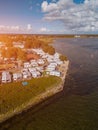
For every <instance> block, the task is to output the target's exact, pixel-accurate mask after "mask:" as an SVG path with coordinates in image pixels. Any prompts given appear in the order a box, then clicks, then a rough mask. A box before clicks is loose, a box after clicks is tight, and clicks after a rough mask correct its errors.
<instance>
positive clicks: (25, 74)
mask: <svg viewBox="0 0 98 130" xmlns="http://www.w3.org/2000/svg"><path fill="white" fill-rule="evenodd" d="M22 74H23V79H27V78H30V77H31V73H30V72H29V71H28V72H23V73H22Z"/></svg>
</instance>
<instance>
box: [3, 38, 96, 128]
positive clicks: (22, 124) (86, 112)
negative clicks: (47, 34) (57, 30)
mask: <svg viewBox="0 0 98 130" xmlns="http://www.w3.org/2000/svg"><path fill="white" fill-rule="evenodd" d="M53 46H54V47H55V49H56V50H57V51H58V52H60V53H62V54H64V55H67V57H68V59H69V60H70V67H69V71H68V76H67V79H66V82H65V89H64V92H62V93H60V94H58V95H56V96H54V97H52V98H51V99H49V100H48V101H46V102H44V103H43V104H40V105H38V106H37V107H36V108H35V109H33V108H31V109H30V110H28V111H27V112H23V113H22V114H21V115H18V116H16V117H14V118H12V119H10V120H9V121H7V122H5V123H4V124H2V125H1V126H0V127H1V129H2V130H18V129H19V130H43V129H44V130H90V129H91V130H98V125H97V124H98V123H97V122H98V118H97V116H98V107H97V106H98V97H97V96H96V95H94V96H92V95H93V93H95V92H98V39H97V38H90V39H86V38H85V39H80V38H79V39H58V40H56V41H55V44H54V45H53ZM95 100H96V101H95ZM43 106H44V107H43ZM96 115H97V116H96Z"/></svg>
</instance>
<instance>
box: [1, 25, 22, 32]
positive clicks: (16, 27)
mask: <svg viewBox="0 0 98 130" xmlns="http://www.w3.org/2000/svg"><path fill="white" fill-rule="evenodd" d="M19 30H20V27H19V26H18V25H17V26H5V25H0V31H19Z"/></svg>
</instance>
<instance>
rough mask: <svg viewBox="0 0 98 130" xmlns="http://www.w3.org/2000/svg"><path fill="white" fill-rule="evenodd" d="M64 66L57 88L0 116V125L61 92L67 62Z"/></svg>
mask: <svg viewBox="0 0 98 130" xmlns="http://www.w3.org/2000/svg"><path fill="white" fill-rule="evenodd" d="M64 65H65V68H64V74H63V76H62V78H61V79H62V81H61V83H60V84H59V85H58V86H51V87H50V88H48V89H47V90H46V91H45V92H43V93H40V94H39V95H37V96H36V97H35V98H32V99H30V100H29V102H26V103H24V104H22V105H21V106H19V107H17V108H16V109H14V110H11V111H9V112H7V113H5V114H1V115H0V123H2V122H4V121H6V120H7V119H9V118H11V117H13V116H14V115H17V114H19V113H21V112H22V111H24V110H26V109H29V108H30V107H31V106H34V105H36V104H38V103H40V102H41V101H43V100H45V99H46V98H48V97H50V96H53V95H54V94H56V93H58V92H60V91H62V90H63V87H64V82H65V79H66V75H67V71H68V67H69V61H67V62H65V63H64Z"/></svg>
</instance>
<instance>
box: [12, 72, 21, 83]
mask: <svg viewBox="0 0 98 130" xmlns="http://www.w3.org/2000/svg"><path fill="white" fill-rule="evenodd" d="M19 79H22V73H14V74H13V80H14V81H17V80H19Z"/></svg>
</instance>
